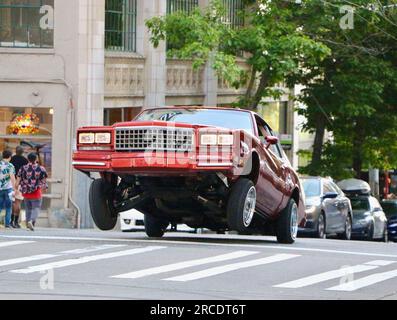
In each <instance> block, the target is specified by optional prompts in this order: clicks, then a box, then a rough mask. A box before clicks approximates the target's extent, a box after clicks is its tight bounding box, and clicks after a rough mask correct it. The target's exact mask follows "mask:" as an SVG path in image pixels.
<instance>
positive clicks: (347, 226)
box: [338, 215, 352, 240]
mask: <svg viewBox="0 0 397 320" xmlns="http://www.w3.org/2000/svg"><path fill="white" fill-rule="evenodd" d="M338 237H339V239H343V240H350V239H351V237H352V218H351V217H350V215H348V216H347V218H346V222H345V231H344V232H343V233H340V234H338Z"/></svg>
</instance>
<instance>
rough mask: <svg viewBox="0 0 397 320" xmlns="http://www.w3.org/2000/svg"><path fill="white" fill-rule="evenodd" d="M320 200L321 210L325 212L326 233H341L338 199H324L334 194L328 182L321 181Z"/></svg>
mask: <svg viewBox="0 0 397 320" xmlns="http://www.w3.org/2000/svg"><path fill="white" fill-rule="evenodd" d="M321 181H322V190H323V193H322V198H323V201H322V203H323V209H324V212H325V220H326V226H327V232H328V233H329V232H341V231H340V224H341V214H340V211H339V209H338V199H337V198H325V197H324V195H326V194H329V193H335V190H334V189H333V188H332V186H331V184H330V182H329V181H328V180H325V179H322V180H321Z"/></svg>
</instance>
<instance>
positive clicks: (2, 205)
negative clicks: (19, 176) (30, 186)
mask: <svg viewBox="0 0 397 320" xmlns="http://www.w3.org/2000/svg"><path fill="white" fill-rule="evenodd" d="M11 156H12V152H11V151H10V150H4V151H3V160H1V161H0V211H1V210H3V209H5V211H6V215H5V223H4V226H5V227H6V229H9V228H11V212H12V201H13V197H14V187H15V168H14V166H13V165H12V164H11V163H10V160H11Z"/></svg>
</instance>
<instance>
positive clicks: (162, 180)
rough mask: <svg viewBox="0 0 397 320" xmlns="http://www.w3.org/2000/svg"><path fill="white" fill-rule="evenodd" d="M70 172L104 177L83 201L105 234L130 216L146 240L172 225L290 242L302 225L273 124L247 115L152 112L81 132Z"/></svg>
mask: <svg viewBox="0 0 397 320" xmlns="http://www.w3.org/2000/svg"><path fill="white" fill-rule="evenodd" d="M73 166H74V168H75V169H77V170H79V171H82V172H84V173H86V174H87V175H90V174H91V173H93V172H96V173H99V174H100V176H101V178H100V179H97V180H94V181H93V183H92V185H91V189H90V193H89V199H90V208H91V215H92V217H93V219H94V221H95V223H96V225H97V226H98V227H99V228H100V229H101V230H111V229H113V228H114V226H115V225H116V222H117V216H118V213H120V212H123V211H127V210H130V209H137V210H138V211H140V212H142V213H144V223H145V230H146V233H147V235H148V236H149V237H161V236H163V234H164V232H165V230H166V229H167V226H168V225H169V224H170V223H171V224H187V225H188V226H190V227H192V228H208V229H211V230H214V231H219V232H222V231H225V230H235V231H238V232H240V233H261V234H273V235H276V236H277V239H278V241H279V242H282V243H293V242H294V241H295V238H296V235H297V233H298V225H300V224H301V223H304V217H305V205H304V196H303V190H302V188H301V184H300V181H299V178H298V175H297V173H296V172H295V171H294V169H293V168H292V166H291V164H290V162H289V161H288V158H287V157H286V155H285V153H284V152H283V150H282V148H281V146H280V144H279V142H278V138H277V137H276V136H275V135H274V133H273V131H272V130H271V128H270V127H269V125H268V124H267V123H266V122H265V120H263V119H262V118H261V117H260V116H259V115H257V114H255V113H254V112H250V111H247V110H241V109H227V108H211V107H170V108H157V109H149V110H145V111H143V112H142V113H141V114H140V115H138V116H137V117H136V119H135V120H134V121H130V122H124V123H116V124H115V125H113V126H101V127H84V128H80V129H78V132H77V151H76V152H75V153H74V155H73Z"/></svg>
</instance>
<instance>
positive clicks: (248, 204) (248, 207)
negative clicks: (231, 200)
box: [243, 187, 256, 228]
mask: <svg viewBox="0 0 397 320" xmlns="http://www.w3.org/2000/svg"><path fill="white" fill-rule="evenodd" d="M255 206H256V189H255V187H251V188H250V189H249V191H248V193H247V197H246V198H245V203H244V212H243V224H244V226H245V227H246V228H248V227H249V226H250V224H251V222H252V219H253V218H254V213H255Z"/></svg>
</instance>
